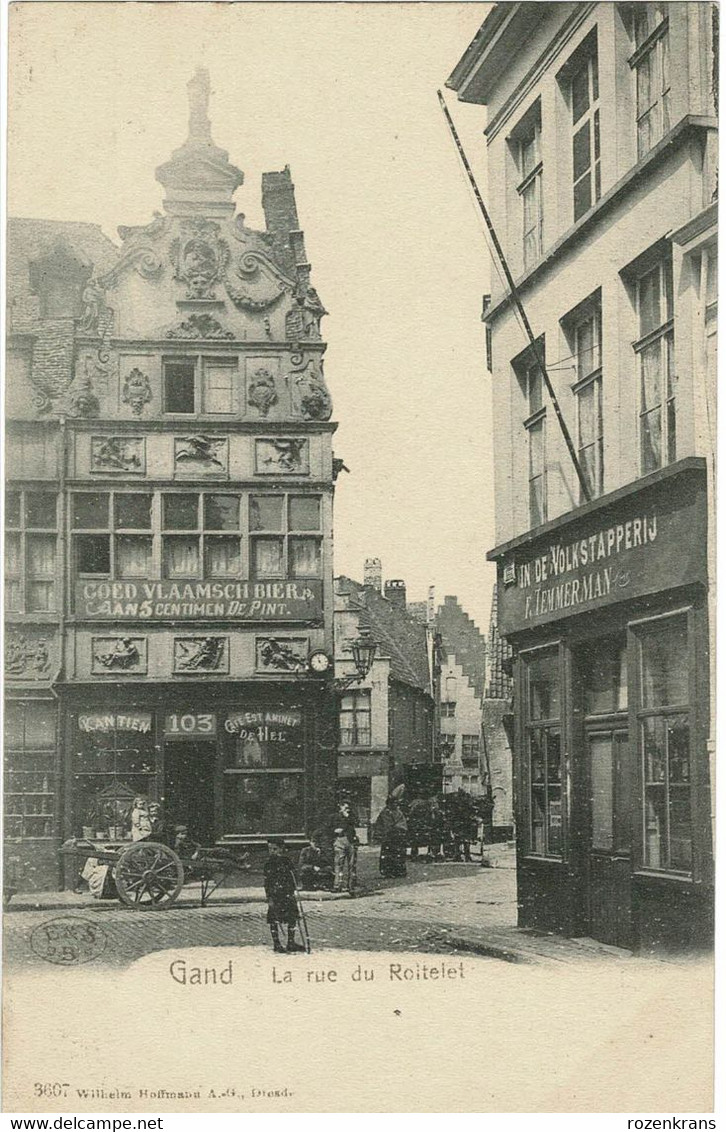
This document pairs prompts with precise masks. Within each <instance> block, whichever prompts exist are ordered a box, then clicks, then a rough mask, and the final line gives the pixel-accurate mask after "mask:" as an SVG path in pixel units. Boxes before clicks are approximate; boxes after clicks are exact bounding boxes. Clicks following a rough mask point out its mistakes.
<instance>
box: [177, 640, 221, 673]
mask: <svg viewBox="0 0 726 1132" xmlns="http://www.w3.org/2000/svg"><path fill="white" fill-rule="evenodd" d="M227 643H228V642H227V638H226V637H177V638H176V639H175V641H174V671H175V672H221V671H223V670H225V669H226V667H227V664H226V654H227Z"/></svg>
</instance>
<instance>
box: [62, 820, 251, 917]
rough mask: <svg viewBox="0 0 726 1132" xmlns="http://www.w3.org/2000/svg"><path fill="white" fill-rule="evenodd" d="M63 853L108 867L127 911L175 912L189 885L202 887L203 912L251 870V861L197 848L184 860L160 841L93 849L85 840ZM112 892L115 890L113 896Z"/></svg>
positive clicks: (72, 843) (64, 848) (74, 840)
mask: <svg viewBox="0 0 726 1132" xmlns="http://www.w3.org/2000/svg"><path fill="white" fill-rule="evenodd" d="M60 852H61V853H62V854H63V855H64V856H66V857H74V858H76V860H78V861H86V862H88V861H95V862H97V864H98V865H99V866H106V867H107V872H108V874H109V876H110V880H111V881H112V884H113V886H115V891H116V893H117V894H118V897H119V899H120V900H121V902H122V903H123V904H125V905H126V906H127V907H128V908H134V909H141V910H143V911H148V910H149V909H159V910H163V909H166V908H171V906H172V905H173V904H174V903H175V902H176V900H177V898H178V896H179V893H180V892H181V890H182V887H183V886H184V885H185V884H191V883H194V882H197V881H198V882H199V885H200V902H201V906H202V908H205V907H206V906H207V904H208V903H209V901H210V899H211V897H212V895H213V894H214V893H215V892H216V890H217V889H218V888H219V887H220V885H222V884H224V882H225V880H226V879H227V877H228V876H230V875H231V874H232V873H235V872H241V871H244V870H247V869H248V868H249V865H248V863H247V860H248V855H247V854H246V853H245V854H239V855H238V854H236V853H234V852H233V851H232V850H228V849H224V848H221V847H219V846H217V847H215V848H212V849H202V848H200V847H198V846H193V851H192V853H191V855H190V856H189V857H181V856H179V854H178V853H177V852H176V851H175V850H174V849H172V848H170V846H168V845H165V844H164V843H163V842H161V841H134V842H131V843H129V844H122V845H102V846H99V845H97V844H94V843H93V842H92V841H85V840H83V839H82V838H71V839H70V840H69V841H66V842H64V844H63V845H62V846H61V849H60ZM112 891H113V890H112Z"/></svg>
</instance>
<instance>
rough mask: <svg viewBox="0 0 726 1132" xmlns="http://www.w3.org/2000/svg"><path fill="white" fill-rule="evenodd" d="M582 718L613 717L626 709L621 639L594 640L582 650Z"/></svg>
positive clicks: (623, 654) (626, 693)
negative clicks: (583, 712)
mask: <svg viewBox="0 0 726 1132" xmlns="http://www.w3.org/2000/svg"><path fill="white" fill-rule="evenodd" d="M579 664H580V666H581V671H582V675H583V689H584V710H585V715H588V716H589V715H613V714H615V713H617V712H621V711H627V708H628V668H627V649H626V644H625V639H624V638H623V639H615V638H612V639H611V638H604V639H600V640H596V641H593V642H591V643H590V644H588V645H587V647H586V648H584V649H583V650H582V653H581V654H580V657H579Z"/></svg>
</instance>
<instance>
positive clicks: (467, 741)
mask: <svg viewBox="0 0 726 1132" xmlns="http://www.w3.org/2000/svg"><path fill="white" fill-rule="evenodd" d="M479 743H480V740H479V736H478V735H462V736H461V762H462V766H479Z"/></svg>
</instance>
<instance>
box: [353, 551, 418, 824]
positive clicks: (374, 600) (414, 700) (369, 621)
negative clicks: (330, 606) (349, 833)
mask: <svg viewBox="0 0 726 1132" xmlns="http://www.w3.org/2000/svg"><path fill="white" fill-rule="evenodd" d="M366 565H367V564H366ZM366 577H369V578H370V584H368V585H361V583H360V582H356V581H354V580H353V579H351V578H347V577H339V578H336V579H335V675H336V678H337V679H340V680H344V679H345V678H346V677H352V676H354V675H355V665H354V663H353V656H352V648H351V646H352V643H353V641H354V640H355V639H356V638H357V637H359V636H360V635H361V633H362V632H365V633H367V634H370V636H371V637H372V639H373V640H374V641H375V642H376V643H377V646H378V647H377V651H376V655H375V659H374V661H373V665H372V668H371V671H370V672H369V673H368V675H367V676H366V677H364V678H363V679H362V680H356V681H355V682H354V683H351V685H350V686H349V687H347V688H344V689H342V690H340V691H339V693H338V703H339V748H338V784H337V789H338V794H339V796H344V797H347V798H348V799H349V800H350V801H351V803H352V805H353V808H354V810H355V812H356V814H357V817H358V823H359V832H360V836H361V837H362V838H364V839H365V838H367V836H368V833H369V831H370V828H371V826H372V824H373V823H374V822H375V820H376V818H377V817H378V814H379V813H380V811H381V809H382V808H383V806H384V805H385V802H386V798H387V796H388V794H389V793H390V792H391V790H393V789H394V788H395V787H396V786H398V785H400V784H401V783H402V782H404V781H405V780H406V775H407V773H408V770H409V768H412V767H419V766H423V765H426V766H431V764H432V763H433V761H434V737H435V731H434V726H435V700H434V695H433V684H432V679H433V676H432V638H431V634H430V632H429V631H428V630H427V628H426V626H425V625H424V624H422V623H421V622H420V621H418V620H416V619H415V618H413V617H411V616H410V615H409V613H408V612H407V609H406V587H405V583H404V582H402V581H401V580H400V579H396V580H395V581H394V582H388V583H386V586H385V596H384V595H383V594H382V593H381V592H380V590H379V588H378V585H379V584H380V581H381V574H380V563H378V572H377V573H375V572H374V574H373V576H371V575H370V574H369V573H368V572H366Z"/></svg>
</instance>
